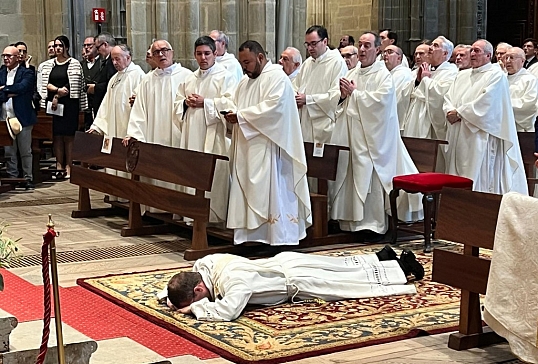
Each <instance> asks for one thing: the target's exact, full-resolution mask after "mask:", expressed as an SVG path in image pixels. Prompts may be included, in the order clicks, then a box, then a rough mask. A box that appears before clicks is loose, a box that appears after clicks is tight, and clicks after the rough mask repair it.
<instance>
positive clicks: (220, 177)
mask: <svg viewBox="0 0 538 364" xmlns="http://www.w3.org/2000/svg"><path fill="white" fill-rule="evenodd" d="M194 48H195V50H194V58H195V59H196V62H197V63H198V66H199V68H198V69H197V70H196V71H195V72H194V73H193V74H192V75H190V76H188V77H187V79H186V81H185V82H184V83H181V84H180V85H179V88H178V90H177V94H176V100H175V102H174V109H175V115H174V123H175V124H176V126H177V127H178V128H179V130H180V132H181V141H180V144H179V147H180V148H183V149H189V150H195V151H198V152H204V153H211V154H218V155H223V156H226V157H227V156H228V149H229V147H230V143H229V140H228V139H227V138H226V121H225V120H224V117H223V116H222V115H221V114H220V111H227V110H229V109H230V108H232V107H233V105H231V102H230V101H229V100H230V98H231V97H232V95H233V93H234V91H235V88H236V86H237V84H236V81H235V78H234V77H233V76H232V74H231V73H230V72H228V71H227V70H226V68H224V67H223V66H221V65H220V64H219V63H216V62H215V58H216V57H217V54H216V48H215V41H214V40H213V39H212V38H210V37H208V36H204V37H200V38H198V39H197V40H196V42H195V43H194ZM229 180H230V169H229V167H228V161H223V160H217V165H216V167H215V174H214V177H213V185H212V187H211V193H209V194H208V195H209V196H208V197H209V198H210V200H211V201H210V215H209V221H210V222H213V223H220V222H224V221H226V213H227V210H228V189H229V186H230V183H229ZM186 191H188V192H189V193H191V194H194V193H195V190H194V189H192V188H186Z"/></svg>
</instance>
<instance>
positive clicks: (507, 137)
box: [443, 39, 528, 195]
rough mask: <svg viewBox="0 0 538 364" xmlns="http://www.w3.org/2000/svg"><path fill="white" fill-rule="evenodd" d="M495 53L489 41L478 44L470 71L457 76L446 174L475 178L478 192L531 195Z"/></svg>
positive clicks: (448, 109) (449, 109)
mask: <svg viewBox="0 0 538 364" xmlns="http://www.w3.org/2000/svg"><path fill="white" fill-rule="evenodd" d="M492 54H493V46H492V45H491V43H490V42H488V41H487V40H485V39H479V40H477V41H476V42H474V43H473V45H472V48H471V65H472V69H468V70H464V71H461V72H459V73H458V75H457V77H456V80H455V81H454V83H453V84H452V86H451V87H450V89H449V91H448V93H447V94H446V96H445V102H444V106H443V109H444V112H445V115H446V119H447V120H448V122H449V123H450V124H449V126H448V132H447V140H448V146H447V147H446V172H447V173H450V174H455V175H458V176H463V177H467V178H469V179H472V180H473V190H474V191H479V192H487V193H497V194H505V193H507V192H510V191H515V192H519V193H522V194H524V195H527V194H528V190H527V179H526V176H525V170H524V168H523V160H522V159H521V151H520V149H519V142H518V139H517V132H516V122H515V120H514V112H513V110H512V104H511V102H510V90H509V86H508V80H507V77H506V75H505V73H504V72H503V71H502V70H501V68H500V67H498V66H497V65H493V64H492V63H491V56H492Z"/></svg>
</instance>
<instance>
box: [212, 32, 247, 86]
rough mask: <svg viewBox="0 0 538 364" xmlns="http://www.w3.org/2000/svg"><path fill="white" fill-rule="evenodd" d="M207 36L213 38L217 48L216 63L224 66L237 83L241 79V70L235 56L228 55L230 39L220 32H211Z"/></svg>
mask: <svg viewBox="0 0 538 364" xmlns="http://www.w3.org/2000/svg"><path fill="white" fill-rule="evenodd" d="M209 36H210V37H211V38H213V40H214V41H215V46H216V47H217V63H220V65H221V66H224V68H226V69H227V70H228V72H230V73H231V74H232V76H234V77H235V81H236V83H239V81H240V80H241V78H242V77H243V69H242V68H241V65H240V64H239V61H238V60H237V59H236V58H235V56H234V55H233V54H232V53H228V43H229V41H230V38H229V37H228V36H227V35H226V34H224V32H221V31H220V30H212V31H211V33H209Z"/></svg>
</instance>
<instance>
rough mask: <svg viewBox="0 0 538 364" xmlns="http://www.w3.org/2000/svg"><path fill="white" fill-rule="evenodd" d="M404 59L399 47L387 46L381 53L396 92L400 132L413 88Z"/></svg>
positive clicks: (411, 76)
mask: <svg viewBox="0 0 538 364" xmlns="http://www.w3.org/2000/svg"><path fill="white" fill-rule="evenodd" d="M403 57H405V56H404V55H403V52H402V50H401V48H400V47H397V46H395V45H389V46H387V47H386V48H385V50H384V51H383V61H384V62H385V66H387V69H388V70H389V71H390V74H391V75H392V81H393V82H394V88H395V91H396V102H397V108H398V123H399V125H400V130H402V129H403V123H404V118H405V114H406V112H407V110H408V109H409V103H410V102H411V93H412V92H413V88H414V86H415V79H414V78H413V73H412V72H411V70H410V69H409V67H405V66H404V65H403V64H402V59H403Z"/></svg>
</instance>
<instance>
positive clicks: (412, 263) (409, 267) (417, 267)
mask: <svg viewBox="0 0 538 364" xmlns="http://www.w3.org/2000/svg"><path fill="white" fill-rule="evenodd" d="M400 267H402V270H403V271H404V273H405V275H406V276H408V275H410V274H412V275H413V276H415V280H417V281H419V280H421V279H422V278H424V267H423V266H422V264H420V263H419V262H418V260H417V258H416V257H415V254H413V252H412V251H411V250H409V249H404V250H403V251H402V254H401V255H400Z"/></svg>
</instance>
